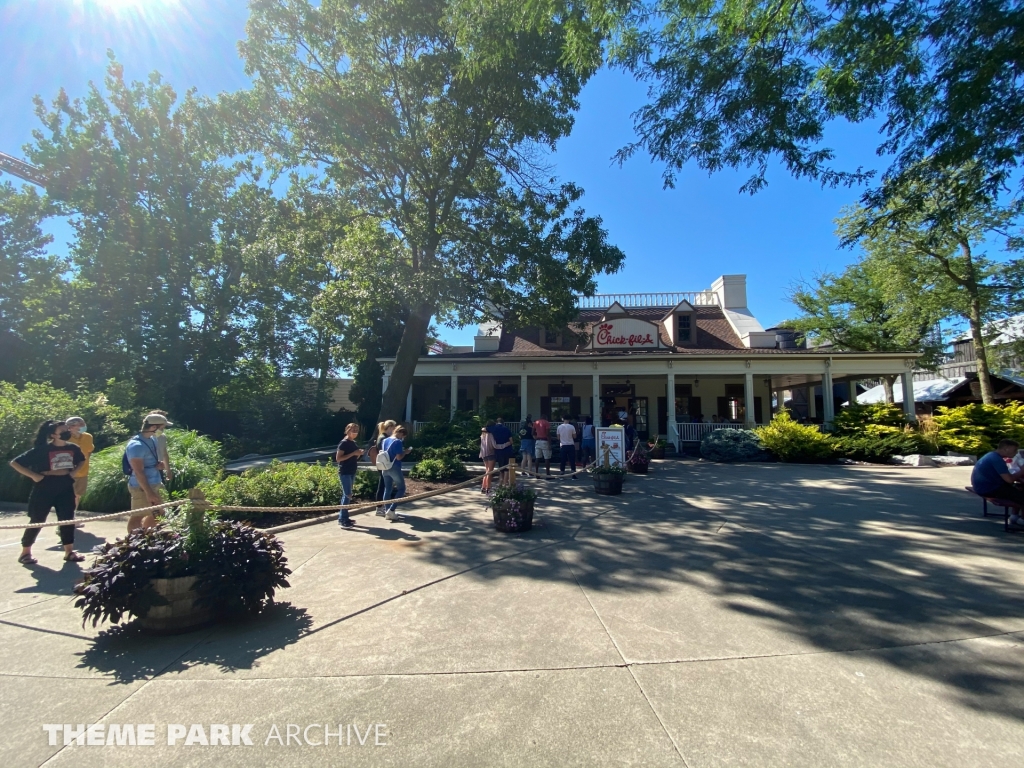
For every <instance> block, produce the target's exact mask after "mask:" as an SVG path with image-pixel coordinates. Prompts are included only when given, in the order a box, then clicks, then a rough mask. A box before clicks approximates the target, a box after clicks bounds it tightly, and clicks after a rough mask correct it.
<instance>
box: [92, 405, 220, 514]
mask: <svg viewBox="0 0 1024 768" xmlns="http://www.w3.org/2000/svg"><path fill="white" fill-rule="evenodd" d="M140 422H141V419H140ZM127 444H128V443H127V441H125V442H123V443H120V444H118V445H115V446H112V447H110V448H106V449H104V450H102V451H98V452H96V453H95V454H93V457H92V460H91V461H90V466H89V487H88V489H87V490H86V492H85V496H83V497H82V501H81V506H82V509H87V510H89V511H90V512H118V511H120V510H124V509H128V508H129V507H130V506H131V497H130V496H129V494H128V482H127V478H126V477H125V476H124V474H123V473H122V471H121V457H122V456H124V450H125V447H126V446H127ZM167 453H168V455H169V456H170V459H171V467H172V468H173V470H174V476H173V477H172V478H171V480H170V481H169V482H167V483H166V488H167V491H168V493H170V494H171V496H172V497H173V498H181V497H183V496H184V495H185V493H186V491H188V490H189V489H190V488H195V487H196V486H197V485H200V484H201V483H203V482H206V481H210V480H213V479H214V478H216V477H218V476H219V475H220V472H221V470H222V469H223V468H224V455H223V453H222V452H221V449H220V445H219V444H218V443H216V442H214V441H213V440H211V439H210V438H208V437H205V436H203V435H200V434H199V433H198V432H193V431H190V430H186V429H169V430H167Z"/></svg>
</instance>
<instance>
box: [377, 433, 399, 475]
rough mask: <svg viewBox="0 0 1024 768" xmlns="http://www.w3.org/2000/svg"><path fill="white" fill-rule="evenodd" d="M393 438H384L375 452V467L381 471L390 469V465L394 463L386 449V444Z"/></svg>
mask: <svg viewBox="0 0 1024 768" xmlns="http://www.w3.org/2000/svg"><path fill="white" fill-rule="evenodd" d="M393 439H394V438H389V439H388V440H385V441H384V443H383V445H381V449H380V451H378V452H377V469H379V470H380V471H381V472H386V471H387V470H389V469H391V467H392V465H393V464H394V463H395V462H394V459H392V458H391V454H390V453H388V449H387V444H388V443H389V442H390V441H391V440H393Z"/></svg>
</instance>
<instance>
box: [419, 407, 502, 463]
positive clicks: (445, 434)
mask: <svg viewBox="0 0 1024 768" xmlns="http://www.w3.org/2000/svg"><path fill="white" fill-rule="evenodd" d="M429 416H430V420H429V421H428V422H427V423H426V424H423V425H422V426H421V427H420V428H419V429H418V430H417V431H416V436H415V437H416V445H417V447H419V448H423V449H424V450H426V449H441V450H445V451H452V452H454V454H455V456H456V458H459V459H461V460H462V461H475V460H477V459H478V458H479V457H480V430H481V429H483V428H484V424H485V421H484V419H483V417H481V416H479V415H477V414H473V413H466V412H464V411H458V412H456V413H455V416H454V417H453V418H452V419H451V420H450V421H449V419H448V412H447V411H445V410H444V409H443V408H435V409H434V410H432V411H431V412H430V414H429ZM421 455H425V454H421Z"/></svg>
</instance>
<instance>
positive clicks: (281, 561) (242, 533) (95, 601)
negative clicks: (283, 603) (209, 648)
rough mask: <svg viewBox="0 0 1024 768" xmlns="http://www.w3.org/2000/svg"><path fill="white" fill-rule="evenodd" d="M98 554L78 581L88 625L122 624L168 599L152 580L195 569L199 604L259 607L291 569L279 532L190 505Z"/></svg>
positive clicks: (219, 611) (222, 611) (225, 609)
mask: <svg viewBox="0 0 1024 768" xmlns="http://www.w3.org/2000/svg"><path fill="white" fill-rule="evenodd" d="M95 553H96V559H95V561H94V562H93V564H92V565H91V566H90V567H89V568H88V569H86V571H85V578H83V579H82V581H81V582H80V583H78V584H77V585H76V586H75V590H74V591H75V595H77V596H78V599H77V600H76V601H75V607H76V608H81V609H82V614H83V615H82V623H83V625H84V624H85V623H86V622H87V621H89V620H90V619H91V620H92V623H93V626H96V624H98V623H99V622H100V621H102V620H105V621H109V622H111V623H112V624H117V623H119V622H120V621H121V619H122V618H124V617H125V616H139V617H144V616H145V615H146V614H147V613H148V612H149V609H150V608H151V607H153V606H155V605H166V600H164V599H163V598H161V597H160V596H159V595H158V594H157V593H156V592H155V590H154V589H153V586H152V581H153V579H172V578H177V577H181V576H196V584H195V587H194V590H195V592H196V594H197V596H198V600H197V603H198V604H199V605H200V606H202V607H204V608H206V607H208V608H211V609H212V610H213V611H214V613H215V615H219V616H229V615H236V614H239V613H259V612H260V611H261V610H263V609H264V608H265V607H266V606H267V604H269V603H270V602H271V601H272V600H273V598H274V593H275V590H276V589H277V588H279V587H287V586H289V585H288V581H287V577H288V576H289V575H290V574H291V569H289V568H288V561H287V559H286V558H285V556H284V547H283V546H282V544H281V542H280V541H279V540H278V539H277V538H276V537H275V536H273V535H271V534H268V533H266V532H265V531H261V530H258V529H255V528H251V527H250V526H248V525H246V524H244V523H239V522H236V521H232V520H218V519H217V518H216V516H215V515H213V514H210V513H207V514H204V515H198V516H197V515H195V513H193V512H192V511H191V510H189V509H185V510H184V511H181V512H178V513H177V514H175V515H171V516H169V519H168V520H166V521H165V522H163V523H161V524H160V525H158V526H156V527H153V528H145V529H139V530H135V531H132V532H131V533H129V534H128V535H127V536H126V537H125V538H123V539H118V540H117V541H114V542H112V543H111V542H108V543H106V544H103V545H102V546H100V547H97V548H96V550H95Z"/></svg>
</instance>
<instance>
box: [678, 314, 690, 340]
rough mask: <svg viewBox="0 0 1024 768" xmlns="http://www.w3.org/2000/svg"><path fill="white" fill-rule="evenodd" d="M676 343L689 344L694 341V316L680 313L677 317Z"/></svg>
mask: <svg viewBox="0 0 1024 768" xmlns="http://www.w3.org/2000/svg"><path fill="white" fill-rule="evenodd" d="M676 320H677V324H676V344H689V343H691V342H692V341H693V316H692V315H690V314H685V315H679V316H677V318H676Z"/></svg>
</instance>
